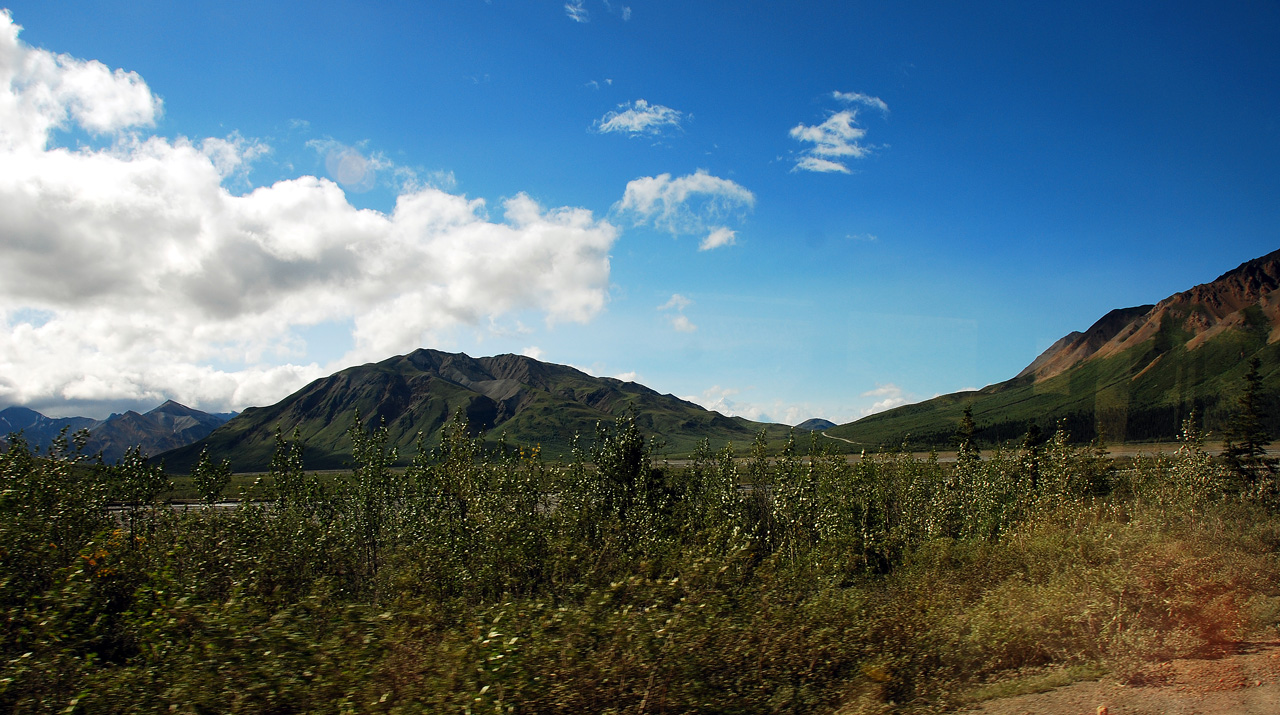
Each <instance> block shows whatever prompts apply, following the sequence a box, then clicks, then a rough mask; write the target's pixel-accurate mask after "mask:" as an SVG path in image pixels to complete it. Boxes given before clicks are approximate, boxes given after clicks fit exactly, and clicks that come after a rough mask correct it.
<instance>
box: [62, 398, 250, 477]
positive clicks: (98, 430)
mask: <svg viewBox="0 0 1280 715" xmlns="http://www.w3.org/2000/svg"><path fill="white" fill-rule="evenodd" d="M232 416H233V415H229V414H209V413H208V412H201V411H200V410H195V409H192V408H190V407H187V406H186V405H182V404H179V403H177V402H174V401H173V400H169V401H168V402H165V403H164V404H163V405H160V406H159V407H157V408H155V409H153V410H151V411H150V412H147V413H146V414H139V413H137V412H134V411H133V410H129V411H128V412H125V413H124V414H115V415H111V416H110V417H108V418H107V419H106V420H104V421H102V422H99V423H97V424H95V425H94V426H93V427H91V428H90V429H89V443H88V445H87V451H89V452H98V451H101V452H102V458H103V459H104V460H106V461H108V462H114V461H115V460H117V459H119V458H120V457H122V456H123V455H124V453H125V450H127V449H129V448H130V447H135V446H137V447H140V448H141V449H142V453H143V454H146V455H156V454H160V453H161V452H165V451H168V450H171V449H174V448H177V447H182V446H185V445H188V444H191V443H192V442H195V441H196V440H200V439H203V438H205V437H206V436H208V435H209V433H210V432H212V431H213V430H215V429H217V428H218V427H220V426H221V425H223V424H224V423H225V422H226V421H227V420H228V419H230V418H231V417H232Z"/></svg>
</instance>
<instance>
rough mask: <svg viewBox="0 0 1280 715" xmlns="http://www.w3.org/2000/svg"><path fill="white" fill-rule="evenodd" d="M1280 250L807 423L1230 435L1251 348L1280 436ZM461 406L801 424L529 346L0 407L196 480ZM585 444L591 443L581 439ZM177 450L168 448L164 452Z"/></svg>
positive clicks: (519, 424)
mask: <svg viewBox="0 0 1280 715" xmlns="http://www.w3.org/2000/svg"><path fill="white" fill-rule="evenodd" d="M1277 289H1280V251H1276V252H1273V253H1270V254H1268V255H1266V256H1263V257H1262V258H1258V259H1255V260H1252V261H1249V262H1247V263H1244V264H1242V265H1241V266H1239V267H1238V268H1236V269H1235V270H1232V271H1229V272H1227V273H1225V274H1223V275H1221V276H1219V277H1218V278H1217V279H1216V280H1214V281H1212V282H1209V283H1205V284H1202V285H1198V286H1195V287H1194V288H1191V289H1190V290H1187V291H1183V292H1181V293H1176V294H1174V295H1172V296H1169V297H1168V298H1165V299H1164V300H1162V301H1160V302H1159V303H1155V304H1153V305H1142V306H1137V307H1133V308H1122V309H1117V310H1113V311H1111V312H1109V313H1107V314H1106V315H1104V316H1103V317H1102V318H1101V319H1099V320H1098V321H1097V322H1096V323H1094V324H1093V325H1092V326H1090V327H1089V329H1088V330H1085V331H1084V332H1073V333H1071V334H1069V335H1066V336H1065V337H1063V338H1062V339H1061V340H1059V341H1058V342H1056V343H1054V344H1053V345H1052V346H1051V347H1050V348H1049V349H1048V350H1046V351H1045V352H1044V353H1043V354H1041V355H1040V356H1039V357H1037V358H1036V359H1035V360H1034V361H1032V363H1031V364H1030V365H1028V366H1027V367H1026V369H1024V370H1023V371H1022V372H1020V373H1019V374H1018V375H1016V376H1014V377H1013V378H1011V379H1009V380H1006V381H1004V382H1001V383H998V384H995V385H990V386H988V387H985V388H983V389H981V390H976V391H968V392H958V393H954V394H950V395H943V396H941V397H936V398H934V399H932V400H928V401H925V402H921V403H918V404H913V405H906V406H903V407H899V408H896V409H893V410H888V411H886V412H881V413H878V414H875V415H871V416H869V417H866V418H863V419H861V420H858V421H856V422H851V423H849V424H845V425H839V426H836V425H834V424H832V423H831V422H829V421H827V420H822V419H812V420H807V421H805V422H803V423H801V424H800V425H798V426H797V427H796V431H798V432H804V431H811V432H821V433H823V434H825V435H827V436H828V437H830V438H832V439H831V441H830V445H829V446H831V447H833V448H836V449H858V448H861V447H866V448H869V449H875V448H877V447H880V446H896V445H897V444H901V443H902V442H903V441H904V440H906V439H909V440H910V442H911V443H912V444H914V445H916V446H931V445H932V446H940V447H941V446H947V445H949V444H950V443H951V440H952V438H953V435H954V434H955V430H956V427H957V425H958V424H959V421H960V416H961V414H962V413H963V411H964V409H965V408H966V407H969V408H971V409H972V413H973V417H974V420H975V422H976V424H977V437H978V439H979V440H980V441H981V442H986V443H996V442H1006V441H1009V440H1016V439H1018V438H1019V437H1021V436H1022V435H1023V434H1025V433H1026V431H1027V430H1028V427H1029V426H1030V425H1032V424H1034V425H1035V426H1036V427H1038V428H1039V430H1040V431H1041V432H1042V433H1045V434H1048V433H1050V432H1052V431H1053V430H1054V429H1056V427H1057V426H1058V425H1062V426H1064V427H1065V428H1066V429H1067V431H1068V432H1069V433H1070V434H1071V435H1072V436H1073V438H1075V439H1077V440H1090V439H1093V438H1095V437H1098V436H1101V437H1103V438H1104V439H1105V440H1106V441H1108V442H1133V441H1151V440H1169V439H1173V438H1174V437H1175V436H1176V435H1177V433H1178V430H1179V427H1180V425H1181V423H1182V420H1183V419H1184V418H1185V417H1186V416H1187V415H1189V414H1190V413H1191V412H1192V411H1193V410H1195V411H1197V412H1198V413H1199V414H1200V415H1201V416H1202V421H1203V424H1204V426H1205V427H1206V428H1207V429H1209V430H1212V431H1218V432H1220V431H1221V430H1222V428H1223V427H1224V426H1225V424H1226V423H1227V421H1228V420H1229V419H1230V416H1231V414H1232V410H1233V408H1234V400H1235V397H1236V395H1238V394H1239V391H1240V389H1241V387H1242V385H1243V379H1242V378H1243V375H1244V373H1245V371H1246V370H1247V365H1248V362H1249V360H1250V359H1251V358H1253V357H1258V358H1260V360H1261V362H1262V375H1263V385H1264V389H1265V391H1266V395H1265V400H1266V402H1267V404H1268V405H1269V407H1270V408H1271V409H1269V410H1268V412H1267V414H1268V415H1270V418H1269V419H1270V424H1269V428H1270V429H1271V430H1272V433H1273V434H1278V433H1280V409H1277V408H1278V407H1280V399H1277V397H1278V395H1280V291H1278V290H1277ZM458 410H461V411H462V412H463V413H464V414H465V416H466V418H467V420H468V423H469V424H470V426H471V428H472V429H473V430H475V431H476V432H484V433H485V434H486V435H487V439H490V440H496V439H499V438H500V437H505V439H507V440H508V442H510V443H512V444H522V445H534V444H537V445H540V446H541V448H542V451H543V453H544V454H545V455H547V456H549V457H553V458H555V457H565V456H568V455H569V454H570V452H571V450H572V448H573V446H574V444H575V443H577V444H578V445H579V446H583V447H585V446H587V445H588V444H589V443H590V441H591V440H592V438H593V437H594V433H595V426H596V424H597V423H598V422H609V421H612V420H614V419H616V418H618V417H619V416H621V415H623V414H625V413H626V412H627V411H628V410H634V411H635V414H636V416H637V420H638V422H639V424H640V426H641V427H642V428H643V429H644V430H645V432H646V433H647V435H649V436H651V437H656V438H658V439H660V440H662V441H663V442H664V444H665V447H664V449H665V451H667V452H668V453H675V454H681V453H689V452H692V451H693V450H694V449H695V448H696V447H697V445H698V444H699V443H700V442H701V441H702V440H703V439H706V440H708V441H709V442H710V443H711V445H712V446H713V448H717V449H718V448H720V447H723V446H724V444H725V443H728V442H733V443H735V444H737V445H739V446H740V447H745V446H746V445H747V444H749V443H750V442H751V441H752V440H753V439H754V438H755V436H756V434H758V433H759V432H760V431H761V430H764V431H765V434H766V437H767V438H768V439H769V440H770V441H771V442H773V443H774V444H776V443H777V442H778V441H779V440H781V439H784V438H785V437H786V435H787V434H788V433H789V432H790V430H791V428H789V427H787V426H785V425H778V424H765V423H759V422H752V421H750V420H746V419H743V418H740V417H726V416H724V415H722V414H720V413H718V412H713V411H710V410H706V409H704V408H702V407H700V406H698V405H695V404H693V403H691V402H688V401H685V400H682V399H680V398H678V397H675V396H674V395H662V394H659V393H657V392H656V391H654V390H651V389H649V388H647V387H645V386H643V385H640V384H637V383H635V382H626V381H622V380H617V379H614V378H608V377H593V376H591V375H588V374H586V373H584V372H582V371H580V370H576V369H574V368H572V367H567V366H564V365H555V364H551V363H544V362H541V361H538V360H535V359H533V358H529V357H524V356H520V355H497V356H494V357H482V358H472V357H469V356H467V355H463V354H452V353H445V352H440V351H437V350H428V349H422V350H416V351H414V352H412V353H410V354H408V355H400V356H396V357H392V358H389V359H387V360H383V361H382V362H378V363H370V364H367V365H361V366H358V367H352V368H349V369H346V370H343V371H341V372H338V373H335V374H333V375H330V376H329V377H326V378H322V379H319V380H316V381H314V382H312V383H311V384H309V385H307V386H306V387H304V388H302V389H301V390H298V391H297V392H295V393H294V394H292V395H290V396H288V397H286V398H285V399H283V400H281V401H280V402H278V403H276V404H275V405H271V406H269V407H254V408H249V409H246V410H245V411H244V412H243V413H241V414H240V415H238V416H234V419H232V417H233V416H232V415H226V414H223V415H210V414H207V413H204V412H200V411H199V410H193V409H190V408H187V407H184V406H182V405H179V404H178V403H176V402H166V403H165V404H163V405H161V406H160V407H157V408H156V409H154V410H152V411H151V412H148V413H146V414H138V413H137V412H126V413H124V414H123V415H112V416H111V417H110V418H108V419H107V420H104V421H101V422H96V421H94V420H89V419H87V418H83V417H71V418H64V419H51V418H47V417H45V416H43V415H41V414H40V413H38V412H35V411H33V410H29V409H26V408H22V407H10V408H8V409H6V410H3V411H0V435H2V434H7V433H9V432H16V431H22V432H23V433H24V435H25V438H26V439H27V440H28V441H29V442H31V443H32V444H34V445H37V446H40V447H43V446H44V445H47V444H48V442H49V440H51V439H52V438H53V437H55V436H56V435H57V433H58V431H59V430H60V429H62V427H63V426H66V427H68V428H69V430H70V431H72V432H74V431H75V430H78V429H81V428H88V429H89V430H90V434H91V436H92V437H91V440H90V443H89V449H90V450H91V451H98V450H101V451H102V453H103V455H104V457H105V458H106V459H107V460H108V461H110V460H113V459H116V458H118V457H119V456H120V455H121V454H123V453H124V450H125V449H126V448H128V447H130V446H133V445H141V446H142V448H143V451H144V452H145V453H147V454H149V455H152V456H159V457H160V458H162V459H163V460H164V461H165V463H166V466H167V467H168V468H169V469H170V470H171V471H174V472H177V473H181V472H183V471H186V470H188V469H190V467H191V466H192V465H194V463H195V461H196V459H197V457H198V455H199V453H200V451H201V450H203V449H206V448H207V449H209V451H210V453H211V454H212V455H213V456H214V457H215V458H217V459H227V460H229V461H230V462H231V465H232V467H233V468H234V469H236V470H237V471H258V470H264V469H266V467H267V465H268V464H269V462H270V458H271V455H272V453H273V452H274V450H275V435H276V432H277V430H280V431H281V432H283V433H284V434H285V435H292V434H293V433H294V432H295V430H296V431H297V433H298V434H299V435H300V437H301V439H302V440H303V442H304V444H305V452H304V458H305V461H306V466H307V467H308V468H312V469H325V468H342V467H344V466H346V465H347V463H348V462H349V459H350V457H349V455H350V448H351V440H350V437H349V434H348V430H349V428H350V427H351V425H352V424H353V423H354V421H355V418H356V415H357V413H358V414H360V415H361V416H362V417H363V419H364V420H365V422H366V424H367V425H371V426H372V425H377V424H385V425H386V426H387V429H388V432H389V435H390V440H391V442H392V444H394V445H395V446H396V447H397V448H398V449H399V454H400V458H401V461H402V462H405V461H407V460H408V459H409V458H410V457H411V456H412V454H413V452H414V448H415V444H416V443H417V441H418V439H419V437H421V438H422V439H424V440H425V442H426V443H427V444H429V445H430V444H434V443H438V441H439V438H440V430H441V427H442V426H443V425H444V424H445V423H446V422H447V421H448V420H449V419H450V418H451V417H452V415H454V414H455V413H456V412H457V411H458ZM575 440H577V441H576V442H575ZM166 450H168V451H166Z"/></svg>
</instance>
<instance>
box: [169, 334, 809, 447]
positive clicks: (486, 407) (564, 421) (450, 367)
mask: <svg viewBox="0 0 1280 715" xmlns="http://www.w3.org/2000/svg"><path fill="white" fill-rule="evenodd" d="M628 410H634V411H635V413H636V420H637V423H638V424H639V426H640V427H641V428H642V429H643V430H645V431H646V432H647V433H649V435H651V436H656V437H659V438H660V439H662V440H664V441H665V442H666V448H667V449H670V450H674V451H678V452H691V451H693V450H694V449H695V448H696V446H697V444H698V442H700V441H701V440H702V439H704V438H705V439H707V440H709V441H710V442H712V443H713V444H714V445H715V446H717V447H719V446H722V445H723V443H725V442H729V441H737V442H742V443H745V442H749V441H751V440H752V439H754V438H755V435H756V434H757V433H758V432H759V431H760V430H761V429H763V430H766V432H768V433H769V434H770V436H771V437H773V438H781V437H782V436H783V435H784V434H785V433H787V432H789V431H790V428H789V427H786V426H784V425H769V424H765V423H756V422H751V421H749V420H745V419H742V418H737V417H732V418H731V417H726V416H724V415H722V414H720V413H718V412H714V411H710V410H706V409H704V408H702V407H700V406H698V405H695V404H694V403H692V402H689V401H687V400H683V399H681V398H678V397H676V396H674V395H663V394H660V393H658V392H657V391H656V390H653V389H651V388H649V387H646V386H644V385H641V384H639V383H636V382H629V381H624V380H619V379H617V378H611V377H594V376H591V375H588V374H587V373H585V372H583V371H581V370H578V369H577V368H573V367H570V366H567V365H557V364H555V363H548V362H542V361H540V360H536V359H534V358H531V357H528V356H524V355H514V354H510V353H507V354H502V355H495V356H491V357H480V358H473V357H471V356H469V355H467V354H465V353H446V352H442V351H439V350H432V349H429V348H420V349H418V350H414V351H413V352H411V353H408V354H406V355H396V356H393V357H390V358H387V359H385V360H382V361H379V362H375V363H366V364H364V365H358V366H354V367H350V368H347V369H345V370H340V371H338V372H336V373H334V374H332V375H329V376H328V377H322V378H319V379H317V380H314V381H312V382H311V383H309V384H307V385H306V386H304V387H302V388H301V389H299V390H298V391H296V392H294V393H293V394H292V395H289V396H287V397H285V398H284V399H283V400H281V401H279V402H277V403H276V404H274V405H270V406H266V407H254V408H248V409H246V410H245V411H244V412H242V413H241V414H240V415H239V416H238V417H237V418H236V419H233V420H231V421H229V422H228V423H226V424H225V425H223V426H222V427H220V428H218V429H217V430H215V431H214V432H212V433H211V434H209V435H208V436H207V437H206V438H205V439H203V440H200V441H199V442H196V443H193V444H191V445H187V446H185V447H181V448H178V449H176V450H173V451H171V452H167V453H165V454H163V455H161V456H162V458H163V459H164V460H165V463H166V465H167V466H169V467H171V468H172V469H174V470H177V471H182V470H185V469H190V467H191V466H192V465H194V463H195V460H196V459H197V458H198V457H199V453H200V451H201V450H203V449H206V448H207V449H208V450H209V452H210V454H211V455H213V456H214V458H215V459H227V460H229V461H230V462H231V464H232V468H233V469H235V470H237V471H260V470H263V469H265V468H266V466H267V464H268V463H269V461H270V457H271V454H272V453H273V452H274V450H275V436H276V430H277V428H278V429H279V430H280V432H281V434H282V435H284V436H289V435H291V434H293V433H294V431H295V430H296V431H297V432H298V434H299V436H300V437H301V439H302V441H303V443H304V445H305V449H304V453H303V456H304V460H305V463H306V465H307V467H308V468H320V469H324V468H340V467H343V466H345V465H346V463H347V461H348V460H349V456H348V455H349V454H350V445H351V440H350V435H349V434H348V430H349V429H350V427H351V426H352V425H353V424H355V420H356V415H357V414H358V415H359V416H360V419H361V420H362V421H363V422H364V423H365V424H366V425H384V426H385V427H386V428H387V430H388V434H389V436H390V439H391V442H392V444H393V445H394V446H396V447H397V449H398V450H399V452H398V454H399V458H400V461H401V462H404V461H406V460H408V459H409V458H410V457H411V456H412V454H413V452H414V451H415V449H416V447H415V445H416V443H417V441H418V439H419V436H421V437H422V438H423V439H425V440H426V442H427V443H428V444H431V443H434V442H436V441H438V439H439V434H440V429H441V428H442V427H443V426H444V424H445V423H446V422H448V421H449V420H450V419H451V418H452V417H453V416H454V414H456V413H457V412H458V411H461V413H462V414H463V416H464V417H465V418H466V420H467V423H468V425H469V427H470V429H471V430H472V431H473V432H475V433H477V434H478V433H482V432H483V433H486V434H487V435H488V436H489V438H490V439H491V440H492V439H497V438H500V437H501V438H505V439H507V440H510V441H511V442H512V443H519V444H526V445H531V446H532V445H534V444H537V445H540V447H541V449H542V452H543V453H544V454H546V455H547V456H550V457H567V456H569V454H570V453H571V451H572V450H573V449H574V446H575V444H576V445H578V446H580V447H585V446H586V445H588V444H589V443H590V441H591V440H592V439H593V438H594V434H595V426H596V424H597V423H599V422H607V421H612V420H615V419H617V418H618V417H620V416H622V415H623V414H625V413H626V412H627V411H628Z"/></svg>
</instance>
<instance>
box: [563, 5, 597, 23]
mask: <svg viewBox="0 0 1280 715" xmlns="http://www.w3.org/2000/svg"><path fill="white" fill-rule="evenodd" d="M583 2H584V0H569V2H567V3H565V4H564V12H565V14H566V15H568V16H569V19H570V20H573V21H574V22H590V21H591V16H590V13H588V12H587V8H586V6H585V5H584V4H583Z"/></svg>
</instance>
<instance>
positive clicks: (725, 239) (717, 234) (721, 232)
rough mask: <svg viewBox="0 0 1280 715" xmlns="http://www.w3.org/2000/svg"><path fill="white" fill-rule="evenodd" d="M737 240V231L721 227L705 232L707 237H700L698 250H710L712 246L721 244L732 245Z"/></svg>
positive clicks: (717, 246)
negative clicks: (700, 241)
mask: <svg viewBox="0 0 1280 715" xmlns="http://www.w3.org/2000/svg"><path fill="white" fill-rule="evenodd" d="M737 242H738V232H737V231H732V230H730V229H727V228H724V227H721V228H717V229H716V230H714V231H712V232H711V233H709V234H707V237H706V238H704V239H702V243H699V244H698V250H699V251H710V250H711V249H713V248H719V247H721V246H732V245H733V244H735V243H737Z"/></svg>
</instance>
